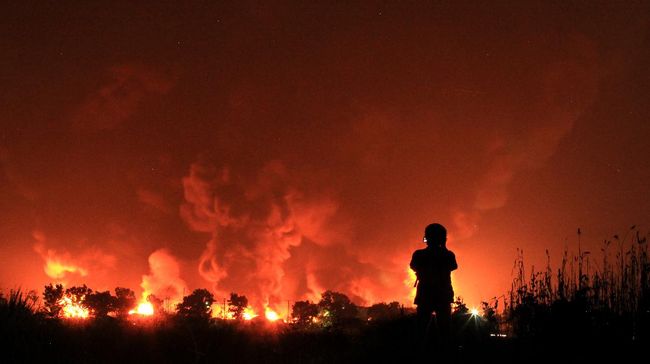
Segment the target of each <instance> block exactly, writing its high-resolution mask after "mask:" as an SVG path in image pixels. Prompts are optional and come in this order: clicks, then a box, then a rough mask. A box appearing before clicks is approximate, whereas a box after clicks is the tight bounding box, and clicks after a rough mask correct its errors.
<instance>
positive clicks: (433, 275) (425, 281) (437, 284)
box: [410, 247, 458, 306]
mask: <svg viewBox="0 0 650 364" xmlns="http://www.w3.org/2000/svg"><path fill="white" fill-rule="evenodd" d="M410 266H411V269H413V271H415V274H416V276H417V279H418V286H417V293H416V295H415V301H414V303H415V304H416V305H425V306H435V305H439V304H448V303H451V302H453V301H454V289H453V288H452V286H451V272H452V271H453V270H455V269H457V268H458V264H457V263H456V256H455V255H454V253H452V252H451V251H450V250H447V248H443V247H427V248H425V249H420V250H416V251H415V252H414V253H413V257H412V258H411V265H410Z"/></svg>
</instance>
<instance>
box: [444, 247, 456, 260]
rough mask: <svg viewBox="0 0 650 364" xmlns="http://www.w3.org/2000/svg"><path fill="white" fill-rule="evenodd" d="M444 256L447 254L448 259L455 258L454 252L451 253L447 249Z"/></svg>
mask: <svg viewBox="0 0 650 364" xmlns="http://www.w3.org/2000/svg"><path fill="white" fill-rule="evenodd" d="M446 254H447V255H448V256H449V257H452V258H455V257H456V254H454V252H452V251H451V250H449V249H447V251H446Z"/></svg>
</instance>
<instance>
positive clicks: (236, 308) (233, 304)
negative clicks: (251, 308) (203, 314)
mask: <svg viewBox="0 0 650 364" xmlns="http://www.w3.org/2000/svg"><path fill="white" fill-rule="evenodd" d="M246 307H248V298H246V296H244V295H242V296H240V295H238V294H237V293H231V294H230V299H229V300H228V310H229V311H230V312H232V316H233V317H234V318H235V319H237V320H241V319H242V315H243V313H244V309H245V308H246Z"/></svg>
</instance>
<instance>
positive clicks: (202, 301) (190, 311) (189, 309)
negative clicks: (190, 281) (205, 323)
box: [176, 288, 214, 319]
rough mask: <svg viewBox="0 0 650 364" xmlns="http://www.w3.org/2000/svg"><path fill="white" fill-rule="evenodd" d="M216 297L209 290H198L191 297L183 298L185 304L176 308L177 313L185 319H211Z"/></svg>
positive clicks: (180, 304)
mask: <svg viewBox="0 0 650 364" xmlns="http://www.w3.org/2000/svg"><path fill="white" fill-rule="evenodd" d="M213 302H214V296H213V295H212V293H210V292H209V291H208V290H207V289H203V288H201V289H196V290H194V292H192V294H190V295H189V296H185V297H183V302H182V303H179V304H178V305H177V306H176V312H178V314H179V315H181V316H184V317H191V318H201V319H208V318H210V313H212V307H211V306H212V303H213Z"/></svg>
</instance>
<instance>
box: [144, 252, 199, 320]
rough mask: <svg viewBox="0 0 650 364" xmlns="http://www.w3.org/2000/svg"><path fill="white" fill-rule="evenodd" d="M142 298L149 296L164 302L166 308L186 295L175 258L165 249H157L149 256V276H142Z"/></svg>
mask: <svg viewBox="0 0 650 364" xmlns="http://www.w3.org/2000/svg"><path fill="white" fill-rule="evenodd" d="M141 286H142V289H143V294H142V295H143V298H145V299H146V298H147V297H148V296H149V295H150V294H153V295H155V296H156V297H157V298H158V299H161V300H164V301H165V303H166V305H167V306H168V308H173V307H174V305H175V304H177V303H179V302H181V301H182V300H183V295H184V294H188V292H187V284H186V283H185V281H184V280H183V279H181V278H180V267H179V264H178V262H177V261H176V258H174V256H173V255H171V254H170V253H169V252H168V251H167V250H165V249H158V250H156V251H155V252H153V253H151V255H149V274H145V275H143V276H142V284H141Z"/></svg>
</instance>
